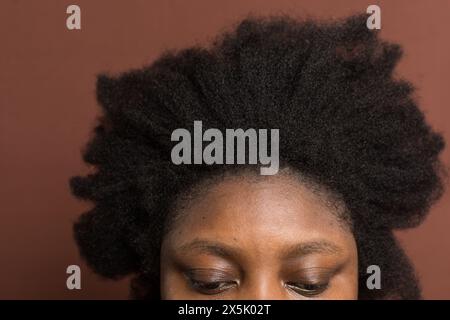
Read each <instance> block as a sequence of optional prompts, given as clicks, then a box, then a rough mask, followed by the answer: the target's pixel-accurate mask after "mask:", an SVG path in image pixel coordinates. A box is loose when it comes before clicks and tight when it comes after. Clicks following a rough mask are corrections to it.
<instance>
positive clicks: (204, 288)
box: [189, 279, 237, 295]
mask: <svg viewBox="0 0 450 320" xmlns="http://www.w3.org/2000/svg"><path fill="white" fill-rule="evenodd" d="M189 282H190V285H191V287H192V288H193V289H194V290H196V291H198V292H200V293H202V294H207V295H213V294H219V293H222V292H224V291H226V290H229V289H231V288H232V287H235V286H236V285H237V283H236V281H198V280H194V279H189ZM211 286H215V287H212V288H211Z"/></svg>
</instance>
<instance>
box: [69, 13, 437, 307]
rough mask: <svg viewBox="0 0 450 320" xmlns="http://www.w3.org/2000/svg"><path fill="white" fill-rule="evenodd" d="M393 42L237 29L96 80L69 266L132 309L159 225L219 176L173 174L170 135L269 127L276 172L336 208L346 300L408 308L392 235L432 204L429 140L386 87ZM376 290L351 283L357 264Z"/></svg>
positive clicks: (199, 169) (433, 145)
mask: <svg viewBox="0 0 450 320" xmlns="http://www.w3.org/2000/svg"><path fill="white" fill-rule="evenodd" d="M401 54H402V52H401V49H400V47H399V46H398V45H396V44H391V43H387V42H384V41H382V40H380V39H379V37H378V35H377V31H373V30H368V28H367V27H366V16H351V17H349V18H347V19H343V20H336V21H334V20H333V21H317V20H297V19H293V18H289V17H285V16H276V17H266V18H260V17H249V18H246V19H244V20H243V21H241V22H240V23H238V24H237V26H236V27H235V28H234V29H233V30H231V31H229V32H226V33H224V34H222V35H221V36H219V37H218V38H216V40H215V41H214V42H212V43H211V44H210V45H208V46H204V47H202V46H195V47H192V48H188V49H184V50H179V51H168V52H166V53H164V54H163V55H162V56H161V57H160V58H158V59H157V60H156V61H154V62H153V63H152V64H150V65H149V66H146V67H143V68H140V69H137V70H132V71H129V72H126V73H123V74H121V75H118V76H108V75H100V76H99V77H98V80H97V100H98V102H99V104H100V105H101V107H102V108H103V114H102V117H101V118H100V121H99V124H98V125H97V127H96V128H95V130H94V134H93V137H92V140H91V141H90V143H89V144H88V146H87V148H86V150H85V151H84V161H85V162H86V163H88V164H90V165H93V166H94V168H96V170H95V172H94V173H92V174H89V175H87V176H83V177H74V178H72V179H71V188H72V191H73V193H74V195H76V196H77V197H79V198H81V199H85V200H89V201H91V202H92V203H93V204H94V206H93V208H92V209H91V210H90V211H89V212H86V213H84V214H83V215H81V217H80V218H79V220H78V221H77V222H76V223H75V225H74V233H75V238H76V242H77V244H78V246H79V249H80V252H81V255H82V257H83V258H84V259H85V260H86V261H87V263H88V264H89V266H90V267H91V268H92V269H93V270H94V271H95V272H97V273H98V274H100V275H102V276H105V277H108V278H113V279H117V278H121V277H124V276H127V275H133V276H134V280H133V281H132V297H134V298H139V299H141V298H159V297H160V296H159V268H160V265H159V255H160V246H161V241H162V237H163V235H164V234H163V233H164V221H165V219H166V216H167V214H168V212H169V211H170V208H171V203H173V202H174V201H176V199H177V196H178V195H179V194H181V192H183V191H185V190H188V189H189V188H190V187H192V186H195V185H196V184H198V183H199V181H201V180H202V179H203V178H205V177H208V176H211V175H213V174H214V172H218V171H219V170H227V166H223V165H209V166H208V165H191V166H186V165H178V166H177V165H174V164H173V163H172V162H171V158H170V154H171V149H172V147H173V142H172V141H171V133H172V131H173V130H175V129H176V128H191V127H192V124H193V122H194V121H195V120H202V121H203V123H204V125H205V126H208V127H210V128H219V129H224V128H243V129H244V130H245V129H246V128H280V145H279V154H280V161H281V162H282V163H284V164H285V165H286V166H288V167H290V168H292V169H294V170H296V171H297V172H299V173H302V174H305V175H308V176H310V177H313V178H314V180H315V181H316V182H317V183H318V184H321V185H324V186H326V187H327V188H328V189H330V190H332V191H333V192H334V193H335V194H337V195H340V197H341V198H342V199H343V200H344V202H345V204H346V206H347V207H348V210H349V212H350V214H351V220H352V223H353V225H354V235H355V239H356V242H357V245H358V255H359V262H358V263H359V270H360V271H359V273H360V275H359V277H360V279H359V283H360V287H359V298H360V299H417V298H420V297H421V294H420V288H419V283H418V280H417V278H416V276H415V273H414V270H413V267H412V265H411V263H410V262H409V260H408V258H407V257H406V255H405V254H404V252H403V250H402V249H401V248H400V246H399V244H398V243H397V241H396V239H395V237H394V235H393V230H394V229H398V228H410V227H414V226H417V225H418V224H419V223H420V222H421V221H422V220H423V219H424V217H425V216H426V215H427V213H428V211H429V209H430V206H431V205H432V204H433V203H434V202H435V201H436V200H437V199H438V198H439V196H440V195H441V193H442V189H443V187H442V186H443V183H442V174H441V173H442V170H441V169H442V165H441V162H440V161H439V158H438V156H439V153H440V152H441V151H442V149H443V148H444V140H443V138H442V136H441V135H440V134H438V133H436V132H434V131H433V130H432V128H430V126H429V125H428V124H427V123H426V121H425V118H424V114H423V113H422V112H421V111H420V110H419V108H418V106H417V103H416V101H415V100H416V99H415V98H414V97H413V95H412V94H413V89H414V88H413V87H412V85H411V84H410V83H409V82H407V81H404V80H401V79H397V78H396V77H394V72H393V71H394V67H395V65H396V64H397V62H398V60H399V59H400V57H401ZM372 264H376V265H378V266H380V268H381V270H382V272H383V287H382V289H381V290H369V289H367V287H366V285H365V283H366V278H367V274H366V273H365V270H366V267H367V266H368V265H372Z"/></svg>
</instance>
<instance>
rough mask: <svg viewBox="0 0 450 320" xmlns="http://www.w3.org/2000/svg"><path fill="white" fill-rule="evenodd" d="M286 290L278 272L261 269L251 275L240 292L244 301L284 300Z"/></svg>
mask: <svg viewBox="0 0 450 320" xmlns="http://www.w3.org/2000/svg"><path fill="white" fill-rule="evenodd" d="M285 298H286V297H285V290H284V287H283V284H282V282H281V280H280V279H279V277H278V275H277V273H276V272H270V270H264V269H259V270H255V272H253V273H252V274H249V275H248V276H247V277H246V278H245V280H244V283H243V284H242V286H241V290H240V299H244V300H284V299H285Z"/></svg>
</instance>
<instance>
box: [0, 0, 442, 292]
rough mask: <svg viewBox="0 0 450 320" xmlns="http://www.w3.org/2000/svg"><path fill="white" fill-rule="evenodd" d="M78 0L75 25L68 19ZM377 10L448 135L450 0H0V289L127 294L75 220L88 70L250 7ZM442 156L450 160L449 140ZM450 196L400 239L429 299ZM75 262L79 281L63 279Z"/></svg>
mask: <svg viewBox="0 0 450 320" xmlns="http://www.w3.org/2000/svg"><path fill="white" fill-rule="evenodd" d="M74 3H76V4H78V5H79V6H80V7H81V11H82V30H81V31H69V30H67V29H66V26H65V19H66V16H67V15H66V8H67V6H68V5H69V4H74ZM370 4H379V5H380V6H381V9H382V36H383V37H384V38H386V39H388V40H392V41H396V42H399V43H400V44H402V45H403V47H404V49H405V52H406V54H405V57H404V59H403V60H402V62H401V63H400V65H399V68H398V69H397V70H398V73H399V74H400V75H401V76H404V77H406V78H408V79H410V80H412V81H413V82H414V83H415V84H416V85H417V86H418V87H419V91H418V97H419V99H420V102H421V104H422V106H423V109H424V110H425V111H426V116H427V119H428V120H429V121H430V122H431V123H432V124H433V126H434V127H435V128H436V129H437V130H439V131H441V132H443V133H444V135H445V137H446V140H447V141H448V142H449V144H450V124H449V123H448V120H449V116H450V110H449V102H450V90H449V83H450V59H449V57H450V43H449V39H450V36H449V34H448V31H449V24H450V1H448V0H433V1H425V0H424V1H418V0H414V1H413V0H408V1H406V0H402V1H400V0H396V1H350V0H348V1H343V0H341V1H319V0H312V1H302V0H292V1H289V0H282V1H280V0H265V1H262V0H245V1H243V0H239V1H237V0H235V1H225V0H222V1H214V0H212V1H211V0H203V1H197V0H176V1H175V0H155V1H137V0H134V1H130V0H126V1H125V0H122V1H107V0H104V1H99V0H95V1H87V0H77V1H61V0H54V1H43V0H41V1H19V0H16V1H13V0H2V1H1V3H0V35H1V37H0V41H1V44H0V107H1V109H0V174H1V183H0V213H1V220H0V298H3V299H5V298H6V299H11V298H26V299H30V298H37V299H48V298H57V299H78V298H86V299H91V298H127V294H128V284H127V281H126V280H124V281H120V282H113V281H108V280H102V279H100V278H99V277H97V276H96V275H94V274H92V273H91V272H90V271H89V270H88V269H87V268H86V266H85V265H84V264H83V263H82V262H81V261H80V258H79V256H78V252H77V249H76V247H75V244H74V242H73V240H72V233H71V225H72V223H73V221H74V220H75V219H76V217H77V216H78V215H79V214H80V213H81V212H82V211H83V210H85V209H86V208H87V207H88V204H86V203H80V202H78V201H76V200H75V199H74V198H72V197H71V195H70V193H69V189H68V184H67V180H68V178H69V177H70V176H72V175H74V174H79V173H85V172H86V167H85V166H84V165H83V163H82V162H81V159H80V150H81V147H82V146H83V145H84V144H85V142H86V141H87V139H88V136H89V132H90V130H91V128H92V126H93V124H94V120H95V117H96V115H97V114H98V110H99V108H98V107H97V105H96V102H95V93H94V84H95V75H96V74H97V73H99V72H103V71H111V72H120V71H124V70H127V69H129V68H134V67H139V66H142V65H143V64H148V63H149V62H151V61H152V60H153V59H154V58H155V57H157V55H158V54H159V53H160V52H161V51H162V50H164V49H166V48H180V47H183V46H186V45H191V44H194V43H204V42H205V41H207V40H208V39H211V37H212V36H214V34H216V33H217V32H218V31H221V30H224V28H227V27H229V26H230V24H232V23H234V22H236V21H237V20H238V19H239V18H242V17H244V16H245V15H247V14H248V13H251V12H252V13H256V14H276V13H290V14H294V15H297V16H306V15H308V16H317V17H342V16H345V15H347V14H350V13H355V12H365V10H366V8H367V6H368V5H370ZM443 159H444V161H445V163H446V164H448V163H449V159H450V158H449V150H448V148H447V149H446V150H445V152H444V155H443ZM449 209H450V195H449V192H447V193H446V194H445V195H444V197H443V199H442V200H441V201H440V202H439V203H438V204H437V205H436V206H435V207H434V208H433V209H432V212H431V215H430V217H429V218H428V219H427V220H426V221H425V223H424V224H423V225H422V226H421V227H419V228H417V229H415V230H411V231H408V232H402V233H401V234H400V238H401V240H402V242H403V243H404V245H405V248H406V250H407V252H408V253H409V255H410V257H411V258H412V259H413V261H414V263H415V265H416V267H417V270H418V272H419V274H420V276H421V278H422V282H423V288H424V295H425V298H440V299H450V231H449V226H450V215H449V214H448V210H449ZM70 264H79V265H81V267H82V290H79V291H77V290H74V291H69V290H67V289H66V287H65V281H66V274H65V270H66V267H67V266H68V265H70Z"/></svg>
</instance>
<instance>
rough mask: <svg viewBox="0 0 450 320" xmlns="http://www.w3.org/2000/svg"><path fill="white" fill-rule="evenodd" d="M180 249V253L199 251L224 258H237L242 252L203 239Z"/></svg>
mask: <svg viewBox="0 0 450 320" xmlns="http://www.w3.org/2000/svg"><path fill="white" fill-rule="evenodd" d="M178 249H179V250H180V251H198V252H200V253H206V254H210V255H214V256H219V257H223V258H231V257H234V256H237V255H238V254H239V253H240V251H241V250H240V249H238V248H236V247H232V246H229V245H227V244H224V243H221V242H216V241H210V240H201V239H195V240H193V241H192V242H189V243H187V244H184V245H182V246H180V247H179V248H178Z"/></svg>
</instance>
